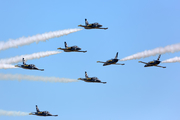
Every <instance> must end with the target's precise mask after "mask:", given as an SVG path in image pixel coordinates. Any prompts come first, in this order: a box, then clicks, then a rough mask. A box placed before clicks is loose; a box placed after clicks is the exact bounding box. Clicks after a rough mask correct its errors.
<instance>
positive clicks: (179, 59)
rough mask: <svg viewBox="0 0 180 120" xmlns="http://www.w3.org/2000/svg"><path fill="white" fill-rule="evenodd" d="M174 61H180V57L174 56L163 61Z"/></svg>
mask: <svg viewBox="0 0 180 120" xmlns="http://www.w3.org/2000/svg"><path fill="white" fill-rule="evenodd" d="M174 62H180V57H174V58H170V59H167V60H164V61H162V63H174Z"/></svg>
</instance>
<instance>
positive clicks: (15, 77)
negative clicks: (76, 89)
mask: <svg viewBox="0 0 180 120" xmlns="http://www.w3.org/2000/svg"><path fill="white" fill-rule="evenodd" d="M0 80H19V81H20V80H28V81H43V82H61V83H68V82H77V81H78V80H75V79H69V78H58V77H42V76H31V75H21V74H14V75H13V74H3V73H0Z"/></svg>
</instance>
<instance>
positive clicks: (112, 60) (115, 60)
mask: <svg viewBox="0 0 180 120" xmlns="http://www.w3.org/2000/svg"><path fill="white" fill-rule="evenodd" d="M117 57H118V52H117V53H116V56H115V58H114V59H111V60H108V61H106V62H102V61H97V63H104V64H103V66H106V65H112V64H114V65H125V64H120V63H117V62H118V61H119V59H117Z"/></svg>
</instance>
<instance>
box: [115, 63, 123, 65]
mask: <svg viewBox="0 0 180 120" xmlns="http://www.w3.org/2000/svg"><path fill="white" fill-rule="evenodd" d="M115 65H125V64H124V63H123V64H121V63H116V64H115Z"/></svg>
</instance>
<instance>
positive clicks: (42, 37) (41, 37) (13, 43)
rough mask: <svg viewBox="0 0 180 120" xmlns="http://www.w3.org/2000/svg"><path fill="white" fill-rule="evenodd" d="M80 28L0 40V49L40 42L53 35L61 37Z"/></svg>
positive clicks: (53, 36)
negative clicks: (4, 40) (5, 40)
mask: <svg viewBox="0 0 180 120" xmlns="http://www.w3.org/2000/svg"><path fill="white" fill-rule="evenodd" d="M80 30H82V29H78V28H75V29H66V30H59V31H54V32H48V33H43V34H37V35H34V36H29V37H21V38H18V39H15V40H13V39H10V40H9V41H7V42H0V50H6V49H9V48H13V47H18V46H23V45H28V44H31V43H33V42H36V43H38V42H40V41H46V40H48V39H50V38H55V37H61V36H63V35H68V34H70V33H73V32H77V31H80Z"/></svg>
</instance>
